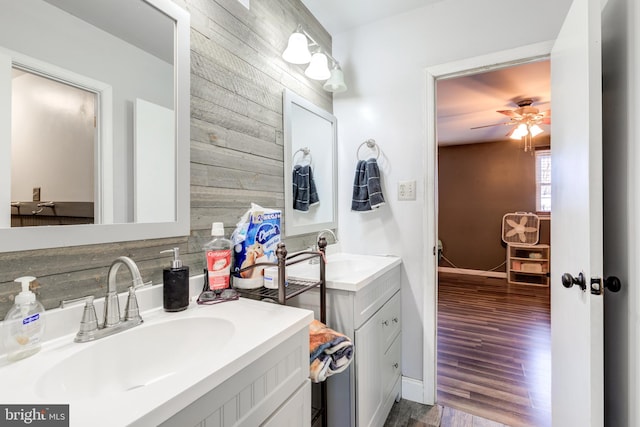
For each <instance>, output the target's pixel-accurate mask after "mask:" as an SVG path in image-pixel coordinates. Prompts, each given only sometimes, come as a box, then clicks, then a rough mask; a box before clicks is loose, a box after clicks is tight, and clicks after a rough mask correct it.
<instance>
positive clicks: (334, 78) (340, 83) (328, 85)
mask: <svg viewBox="0 0 640 427" xmlns="http://www.w3.org/2000/svg"><path fill="white" fill-rule="evenodd" d="M322 88H323V89H324V90H326V91H327V92H333V93H340V92H344V91H345V90H347V85H346V84H345V83H344V73H343V72H342V70H341V69H340V68H339V67H335V68H334V69H333V70H331V76H330V77H329V80H327V81H326V82H325V83H324V85H323V86H322Z"/></svg>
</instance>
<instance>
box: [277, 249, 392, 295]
mask: <svg viewBox="0 0 640 427" xmlns="http://www.w3.org/2000/svg"><path fill="white" fill-rule="evenodd" d="M401 263H402V259H401V258H400V257H397V256H393V255H384V256H382V255H360V254H350V253H344V252H339V253H334V254H330V255H327V262H326V265H325V276H326V281H327V289H340V290H343V291H350V292H358V291H360V290H362V289H363V288H364V287H366V286H367V285H368V284H369V283H372V282H373V281H374V280H376V279H377V278H378V277H380V276H382V275H383V274H384V273H386V272H387V271H389V270H391V269H392V268H394V267H396V266H398V265H400V264H401ZM319 270H320V266H319V264H309V263H308V262H303V263H299V264H295V265H292V266H290V267H288V268H287V274H288V276H289V277H299V278H303V279H317V278H318V274H319Z"/></svg>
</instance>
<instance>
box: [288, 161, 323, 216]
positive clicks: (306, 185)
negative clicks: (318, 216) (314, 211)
mask: <svg viewBox="0 0 640 427" xmlns="http://www.w3.org/2000/svg"><path fill="white" fill-rule="evenodd" d="M292 182H293V194H292V197H293V209H295V210H297V211H302V212H307V211H308V210H309V207H310V206H314V205H317V204H318V203H320V199H319V198H318V191H317V190H316V183H315V181H314V180H313V171H312V170H311V167H310V166H309V165H304V166H301V165H295V166H294V167H293V179H292Z"/></svg>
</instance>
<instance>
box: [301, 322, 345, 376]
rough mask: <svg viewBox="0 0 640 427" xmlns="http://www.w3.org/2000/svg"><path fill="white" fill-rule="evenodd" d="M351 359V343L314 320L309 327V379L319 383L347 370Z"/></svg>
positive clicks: (338, 333)
mask: <svg viewBox="0 0 640 427" xmlns="http://www.w3.org/2000/svg"><path fill="white" fill-rule="evenodd" d="M352 357H353V343H352V342H351V340H350V339H349V337H347V336H346V335H343V334H341V333H340V332H336V331H334V330H333V329H330V328H328V327H327V325H325V324H324V323H322V322H319V321H317V320H314V321H313V322H311V324H310V325H309V361H310V364H311V365H310V367H309V378H310V379H311V381H313V382H314V383H319V382H321V381H324V380H326V379H327V377H330V376H331V375H334V374H337V373H339V372H342V371H344V370H345V369H347V367H348V366H349V364H350V363H351V360H352Z"/></svg>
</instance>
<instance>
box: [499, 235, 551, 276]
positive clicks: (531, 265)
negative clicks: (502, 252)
mask: <svg viewBox="0 0 640 427" xmlns="http://www.w3.org/2000/svg"><path fill="white" fill-rule="evenodd" d="M550 249H551V248H550V246H549V245H519V244H515V243H509V244H508V245H507V280H508V281H509V283H511V284H518V285H534V286H549V271H550V270H549V267H550V257H549V255H550Z"/></svg>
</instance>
